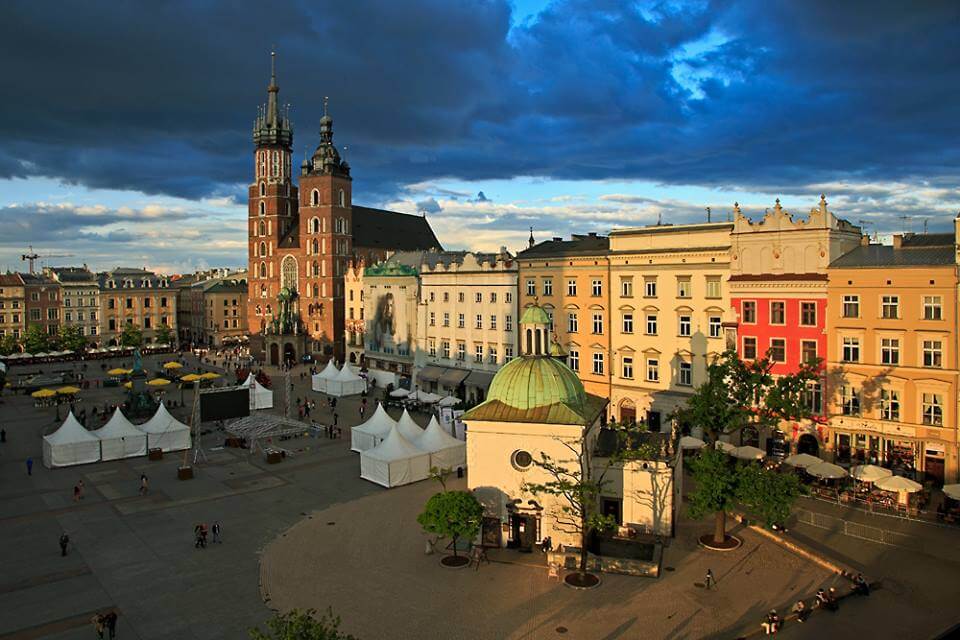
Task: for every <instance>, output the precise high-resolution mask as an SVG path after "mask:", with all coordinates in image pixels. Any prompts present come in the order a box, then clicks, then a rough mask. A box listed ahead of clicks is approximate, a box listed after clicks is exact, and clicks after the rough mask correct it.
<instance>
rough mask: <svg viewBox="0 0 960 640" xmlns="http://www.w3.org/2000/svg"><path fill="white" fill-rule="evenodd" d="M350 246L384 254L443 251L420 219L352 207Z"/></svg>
mask: <svg viewBox="0 0 960 640" xmlns="http://www.w3.org/2000/svg"><path fill="white" fill-rule="evenodd" d="M352 211H353V246H354V247H356V248H358V249H385V250H388V251H429V250H431V249H435V250H437V251H443V247H442V246H440V241H439V240H437V236H436V235H435V234H434V233H433V229H431V228H430V223H429V222H427V219H426V218H425V217H424V216H417V215H410V214H408V213H397V212H396V211H384V210H383V209H372V208H370V207H361V206H358V205H353V207H352Z"/></svg>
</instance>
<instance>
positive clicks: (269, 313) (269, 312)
mask: <svg viewBox="0 0 960 640" xmlns="http://www.w3.org/2000/svg"><path fill="white" fill-rule="evenodd" d="M267 315H268V316H272V315H273V307H271V306H270V305H269V304H268V305H267Z"/></svg>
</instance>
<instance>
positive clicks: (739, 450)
mask: <svg viewBox="0 0 960 640" xmlns="http://www.w3.org/2000/svg"><path fill="white" fill-rule="evenodd" d="M727 453H728V454H729V455H731V456H733V457H734V458H736V459H738V460H763V459H764V458H766V457H767V454H765V453H764V452H763V450H762V449H758V448H756V447H751V446H749V445H747V446H743V447H734V448H733V449H730V450H729V451H727Z"/></svg>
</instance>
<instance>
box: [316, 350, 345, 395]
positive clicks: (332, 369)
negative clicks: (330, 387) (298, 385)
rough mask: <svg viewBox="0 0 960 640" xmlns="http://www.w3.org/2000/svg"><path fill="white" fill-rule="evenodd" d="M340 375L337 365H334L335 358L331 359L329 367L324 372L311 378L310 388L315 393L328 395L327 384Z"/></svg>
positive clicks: (328, 363)
mask: <svg viewBox="0 0 960 640" xmlns="http://www.w3.org/2000/svg"><path fill="white" fill-rule="evenodd" d="M338 373H340V372H339V371H337V365H336V363H334V361H333V358H330V360H328V361H327V366H326V367H324V369H323V371H321V372H320V373H317V374H314V375H313V376H312V377H311V378H310V388H311V389H313V390H314V391H322V392H324V393H326V391H327V382H328V381H329V380H333V379H334V378H336V377H337V374H338Z"/></svg>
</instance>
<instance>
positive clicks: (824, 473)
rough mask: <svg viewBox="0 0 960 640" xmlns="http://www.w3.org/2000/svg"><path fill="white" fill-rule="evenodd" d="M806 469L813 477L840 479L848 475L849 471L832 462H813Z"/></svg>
mask: <svg viewBox="0 0 960 640" xmlns="http://www.w3.org/2000/svg"><path fill="white" fill-rule="evenodd" d="M806 471H807V473H809V474H810V475H812V476H813V477H815V478H820V479H821V480H839V479H840V478H846V477H847V472H846V470H844V469H843V467H838V466H837V465H835V464H832V463H830V462H818V463H817V464H812V465H810V466H809V467H807V469H806Z"/></svg>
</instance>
